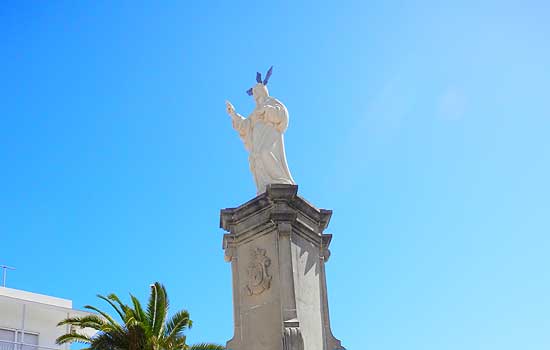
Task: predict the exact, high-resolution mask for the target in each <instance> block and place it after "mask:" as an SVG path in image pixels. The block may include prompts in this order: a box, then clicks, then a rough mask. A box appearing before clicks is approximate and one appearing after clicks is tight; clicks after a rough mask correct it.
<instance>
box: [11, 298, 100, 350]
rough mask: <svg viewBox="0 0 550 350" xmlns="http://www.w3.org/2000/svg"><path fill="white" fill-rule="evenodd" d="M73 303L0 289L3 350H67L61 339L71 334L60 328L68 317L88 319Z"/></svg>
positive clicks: (66, 329) (64, 328)
mask: <svg viewBox="0 0 550 350" xmlns="http://www.w3.org/2000/svg"><path fill="white" fill-rule="evenodd" d="M72 304H73V303H72V301H71V300H68V299H61V298H55V297H51V296H47V295H42V294H36V293H30V292H26V291H22V290H17V289H12V288H5V287H0V350H65V349H68V348H69V346H68V345H62V346H59V345H57V344H56V343H55V340H56V339H57V337H59V336H61V335H63V334H65V333H67V332H69V331H70V329H69V328H68V327H69V326H61V327H58V326H57V324H58V323H59V322H60V321H62V320H63V319H65V318H67V317H74V316H84V315H87V314H89V313H88V312H85V311H80V310H74V309H73V307H72V306H73V305H72Z"/></svg>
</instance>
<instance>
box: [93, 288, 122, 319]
mask: <svg viewBox="0 0 550 350" xmlns="http://www.w3.org/2000/svg"><path fill="white" fill-rule="evenodd" d="M111 295H112V294H110V295H109V296H111ZM97 297H98V298H100V299H102V300H105V301H106V302H107V303H109V305H111V307H112V308H113V309H115V311H116V313H117V314H118V316H120V319H121V320H124V312H123V309H122V308H119V307H118V306H117V305H115V303H113V302H112V301H111V299H110V298H108V297H106V296H103V295H101V294H98V295H97Z"/></svg>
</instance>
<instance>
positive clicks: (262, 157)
mask: <svg viewBox="0 0 550 350" xmlns="http://www.w3.org/2000/svg"><path fill="white" fill-rule="evenodd" d="M287 127H288V111H287V109H286V107H285V106H284V105H283V104H282V103H281V102H279V101H278V100H277V99H274V98H272V97H267V98H266V99H265V100H264V102H263V103H262V104H261V105H260V106H257V107H256V109H254V111H253V112H252V114H251V115H250V116H249V117H248V118H246V119H245V118H242V117H238V118H234V119H233V128H234V129H235V130H237V131H238V132H239V136H240V137H241V139H242V140H243V142H244V145H245V147H246V149H247V150H248V151H249V156H248V160H249V162H250V170H251V171H252V174H253V175H254V181H255V182H256V187H257V189H258V194H259V193H263V192H264V191H265V190H266V186H267V185H268V184H275V183H276V184H289V185H293V184H295V183H294V180H293V179H292V176H291V175H290V171H289V170H288V164H287V162H286V155H285V146H284V140H283V133H284V132H285V131H286V129H287Z"/></svg>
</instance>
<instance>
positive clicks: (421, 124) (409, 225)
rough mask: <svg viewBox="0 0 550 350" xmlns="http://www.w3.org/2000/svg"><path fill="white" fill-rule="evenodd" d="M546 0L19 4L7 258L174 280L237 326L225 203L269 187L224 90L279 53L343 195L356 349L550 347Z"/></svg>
mask: <svg viewBox="0 0 550 350" xmlns="http://www.w3.org/2000/svg"><path fill="white" fill-rule="evenodd" d="M549 10H550V6H549V5H548V3H547V2H544V1H539V2H536V1H521V2H520V1H481V2H478V1H471V2H470V1H460V2H458V1H457V2H446V3H443V2H435V1H433V2H429V1H411V2H395V1H377V2H374V1H373V2H367V1H339V2H338V3H337V2H322V1H311V2H300V1H288V2H273V3H269V2H256V3H255V2H244V1H232V2H228V1H218V2H213V1H204V2H183V1H173V2H170V1H163V2H138V1H118V2H115V3H114V2H108V1H94V2H91V1H89V2H84V1H80V2H74V1H67V2H61V1H55V2H54V1H50V2H40V1H37V2H32V1H26V2H24V1H3V2H2V4H1V7H0V36H1V42H2V47H1V49H0V50H1V52H2V54H1V55H0V67H1V68H0V69H1V72H2V74H1V76H2V83H1V84H0V96H1V98H2V100H1V103H0V116H1V118H0V121H1V127H0V140H1V142H0V164H1V169H2V171H1V172H0V184H1V196H0V247H1V249H0V263H5V264H9V265H13V266H16V267H17V271H15V272H12V273H10V274H9V276H8V286H11V287H13V288H20V289H25V290H29V291H34V292H39V293H44V294H50V295H55V296H59V297H65V298H70V299H73V300H74V304H75V306H76V307H79V308H81V307H82V306H83V305H85V304H95V305H97V304H99V305H101V304H100V303H99V301H98V300H96V298H95V294H96V293H109V292H116V293H118V294H120V295H127V293H128V292H133V293H135V294H136V295H138V296H140V297H145V296H146V295H147V293H148V285H149V284H150V283H151V282H152V281H156V280H159V281H161V282H163V283H164V284H165V285H166V286H167V288H168V292H169V294H170V296H171V299H172V305H173V307H174V309H179V308H187V309H188V310H189V311H190V312H191V316H192V319H194V321H195V327H194V328H193V330H192V331H191V332H190V333H189V338H190V340H191V341H192V342H195V341H203V340H207V341H215V342H220V343H224V342H225V341H226V340H227V339H229V338H231V336H232V324H233V320H232V300H231V276H230V266H229V264H227V263H225V262H224V261H223V251H222V249H221V239H222V234H223V232H222V231H221V229H219V228H218V223H219V210H220V209H221V208H224V207H233V206H237V205H239V204H241V203H243V202H245V201H246V200H248V199H250V198H251V197H253V196H254V194H255V188H254V184H253V181H252V178H251V175H250V174H249V171H248V164H247V155H246V152H245V150H244V148H243V146H242V143H241V141H240V140H239V139H238V137H237V135H236V133H235V132H234V131H233V130H232V129H231V125H230V119H229V117H228V116H227V115H226V114H225V108H224V100H226V99H229V100H231V101H232V102H233V104H234V105H235V107H236V109H237V111H239V112H241V113H242V114H247V113H249V112H250V111H251V110H252V108H253V102H252V100H251V98H250V97H249V96H247V95H246V94H245V91H246V90H247V89H248V88H249V87H251V86H252V85H253V83H254V75H255V72H256V71H257V70H259V71H265V70H266V69H267V68H268V67H269V66H270V65H272V64H273V65H275V68H274V74H273V77H272V78H271V81H270V91H271V93H272V95H274V96H275V97H277V98H279V99H280V100H282V101H283V102H284V103H285V104H286V105H287V107H288V109H289V111H290V127H289V130H288V132H287V134H286V136H285V137H286V139H285V141H286V149H287V158H288V162H289V166H290V169H291V172H292V174H293V177H294V178H295V180H296V181H297V182H298V184H299V186H300V188H299V192H300V194H301V195H302V196H304V197H305V198H306V199H307V200H308V201H310V202H312V203H314V204H315V205H316V206H318V207H321V208H327V209H333V210H334V215H333V218H332V222H331V224H330V226H329V230H328V231H329V232H331V233H333V234H334V239H333V243H332V257H331V260H330V261H329V263H328V265H327V273H328V287H329V291H328V292H329V301H330V308H331V318H332V324H333V331H334V333H335V335H336V336H337V337H338V338H340V339H341V340H342V343H343V345H345V346H346V347H347V348H348V349H350V350H352V349H388V350H390V349H391V350H399V349H407V350H411V349H418V350H431V349H434V350H435V349H438V350H440V349H445V350H454V349H457V350H458V349H460V350H464V349H499V350H505V349H510V350H512V349H513V350H517V349H522V350H531V349H533V350H535V349H536V350H538V349H541V350H542V349H548V347H549V346H550V297H549V296H550V269H549V267H550V257H549V251H550V237H549V235H548V234H549V231H550V230H549V228H550V222H549V221H550V199H549V198H550V187H549V185H548V179H549V178H550V142H549V141H548V135H549V130H550V95H549V91H550V89H549V82H550V69H549V66H548V62H550V41H549V38H550V25H549V24H548V18H549V17H550V11H549Z"/></svg>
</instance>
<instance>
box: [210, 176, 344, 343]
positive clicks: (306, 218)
mask: <svg viewBox="0 0 550 350" xmlns="http://www.w3.org/2000/svg"><path fill="white" fill-rule="evenodd" d="M297 191H298V186H295V185H278V184H273V185H268V187H267V191H266V192H264V193H263V194H261V195H259V196H257V197H256V198H254V199H252V200H251V201H249V202H247V203H245V204H243V205H241V206H240V207H238V208H230V209H223V210H222V211H221V218H220V226H221V227H222V228H223V229H224V230H226V231H228V232H229V233H227V234H225V235H224V237H223V248H224V250H225V257H226V261H229V262H231V268H232V272H233V306H234V320H235V333H234V336H233V339H231V340H230V341H228V342H227V348H228V349H231V350H336V349H343V347H342V346H341V344H340V341H339V340H337V339H336V338H335V337H334V336H333V335H332V331H331V329H330V321H329V311H328V301H327V287H326V279H325V262H326V261H327V260H328V258H329V256H330V251H329V249H328V247H329V244H330V240H331V238H332V235H330V234H324V233H323V231H324V229H325V228H326V226H327V225H328V223H329V220H330V217H331V215H332V212H331V211H330V210H324V209H317V208H315V207H314V206H312V205H311V204H309V203H308V202H307V201H305V200H304V199H303V198H301V197H299V196H298V195H297Z"/></svg>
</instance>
